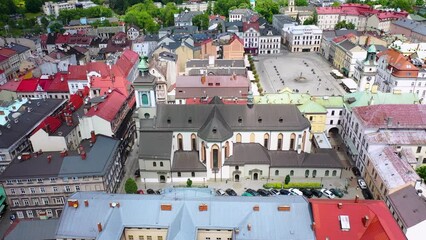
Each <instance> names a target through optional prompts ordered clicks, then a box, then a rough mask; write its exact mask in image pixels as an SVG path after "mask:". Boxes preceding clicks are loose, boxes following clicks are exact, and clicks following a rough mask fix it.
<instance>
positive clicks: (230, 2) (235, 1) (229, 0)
mask: <svg viewBox="0 0 426 240" xmlns="http://www.w3.org/2000/svg"><path fill="white" fill-rule="evenodd" d="M242 3H246V4H247V5H248V6H249V5H250V1H249V0H217V1H215V3H214V7H213V13H214V14H219V15H222V16H226V17H227V16H228V13H229V10H231V9H236V8H237V7H238V6H240V5H241V4H242ZM256 4H257V3H256Z"/></svg>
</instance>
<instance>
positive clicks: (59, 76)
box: [47, 73, 69, 92]
mask: <svg viewBox="0 0 426 240" xmlns="http://www.w3.org/2000/svg"><path fill="white" fill-rule="evenodd" d="M49 81H50V85H49V87H48V88H47V92H69V88H68V74H64V73H56V74H55V75H54V76H53V79H49Z"/></svg>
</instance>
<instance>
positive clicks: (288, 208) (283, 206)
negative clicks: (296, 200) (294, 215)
mask: <svg viewBox="0 0 426 240" xmlns="http://www.w3.org/2000/svg"><path fill="white" fill-rule="evenodd" d="M278 211H279V212H288V211H290V206H286V205H281V206H278Z"/></svg>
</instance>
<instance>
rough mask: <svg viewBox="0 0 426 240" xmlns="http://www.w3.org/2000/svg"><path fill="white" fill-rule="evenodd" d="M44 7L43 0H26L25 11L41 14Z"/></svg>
mask: <svg viewBox="0 0 426 240" xmlns="http://www.w3.org/2000/svg"><path fill="white" fill-rule="evenodd" d="M42 5H43V2H42V1H41V0H25V9H27V11H28V12H32V13H37V12H40V9H41V6H42Z"/></svg>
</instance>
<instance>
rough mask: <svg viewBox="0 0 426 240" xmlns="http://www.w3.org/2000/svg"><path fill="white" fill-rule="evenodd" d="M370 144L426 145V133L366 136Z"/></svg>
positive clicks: (389, 132) (390, 133)
mask: <svg viewBox="0 0 426 240" xmlns="http://www.w3.org/2000/svg"><path fill="white" fill-rule="evenodd" d="M365 140H366V141H367V142H368V143H369V144H389V145H417V146H423V145H426V132H425V131H409V130H408V131H404V130H402V131H380V132H373V133H369V134H366V135H365Z"/></svg>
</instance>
